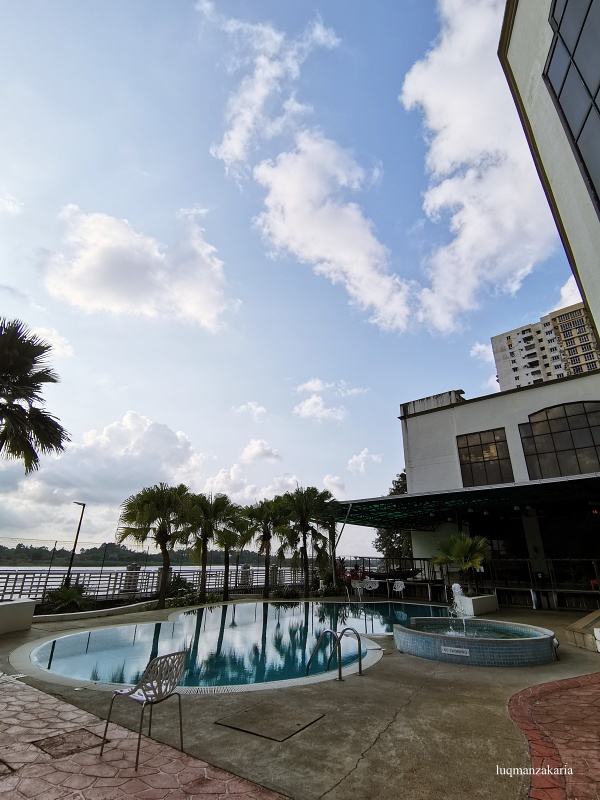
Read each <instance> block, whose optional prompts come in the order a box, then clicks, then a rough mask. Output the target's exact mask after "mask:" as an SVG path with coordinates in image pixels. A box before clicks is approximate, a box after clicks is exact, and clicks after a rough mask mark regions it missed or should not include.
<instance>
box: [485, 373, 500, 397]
mask: <svg viewBox="0 0 600 800" xmlns="http://www.w3.org/2000/svg"><path fill="white" fill-rule="evenodd" d="M482 386H483V388H484V389H487V390H488V391H489V392H499V391H500V384H499V383H498V378H497V377H496V373H495V372H494V373H493V374H492V375H490V376H489V378H488V379H487V380H486V381H484V382H483V383H482Z"/></svg>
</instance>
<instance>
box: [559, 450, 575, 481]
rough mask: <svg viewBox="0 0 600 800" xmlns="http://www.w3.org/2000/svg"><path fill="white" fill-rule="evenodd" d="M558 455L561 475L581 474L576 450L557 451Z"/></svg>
mask: <svg viewBox="0 0 600 800" xmlns="http://www.w3.org/2000/svg"><path fill="white" fill-rule="evenodd" d="M556 457H557V458H558V464H559V466H560V474H561V475H578V474H579V462H578V461H577V456H576V455H575V451H574V450H565V451H564V452H562V453H557V454H556Z"/></svg>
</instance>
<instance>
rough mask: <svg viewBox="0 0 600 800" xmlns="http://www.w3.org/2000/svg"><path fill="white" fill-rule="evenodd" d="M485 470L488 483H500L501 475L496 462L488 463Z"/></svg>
mask: <svg viewBox="0 0 600 800" xmlns="http://www.w3.org/2000/svg"><path fill="white" fill-rule="evenodd" d="M485 469H486V472H487V482H488V483H502V473H501V472H500V464H499V462H498V461H490V462H489V464H486V467H485Z"/></svg>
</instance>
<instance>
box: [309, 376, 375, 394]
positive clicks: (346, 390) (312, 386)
mask: <svg viewBox="0 0 600 800" xmlns="http://www.w3.org/2000/svg"><path fill="white" fill-rule="evenodd" d="M329 389H331V390H333V392H334V394H337V395H339V396H340V397H350V396H351V395H355V394H365V392H368V391H369V390H368V389H365V388H364V387H362V386H354V387H353V386H348V384H347V383H346V381H343V380H342V381H337V382H330V383H328V382H327V381H323V380H321V378H310V380H308V381H306V382H305V383H301V384H300V385H299V386H296V389H295V391H296V392H299V393H302V392H310V393H311V394H321V393H322V392H326V391H328V390H329Z"/></svg>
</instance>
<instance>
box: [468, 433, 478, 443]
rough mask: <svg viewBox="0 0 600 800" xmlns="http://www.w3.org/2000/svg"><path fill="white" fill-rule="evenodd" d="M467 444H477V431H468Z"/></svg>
mask: <svg viewBox="0 0 600 800" xmlns="http://www.w3.org/2000/svg"><path fill="white" fill-rule="evenodd" d="M467 444H468V445H469V446H471V445H473V444H479V434H478V433H469V434H467Z"/></svg>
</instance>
